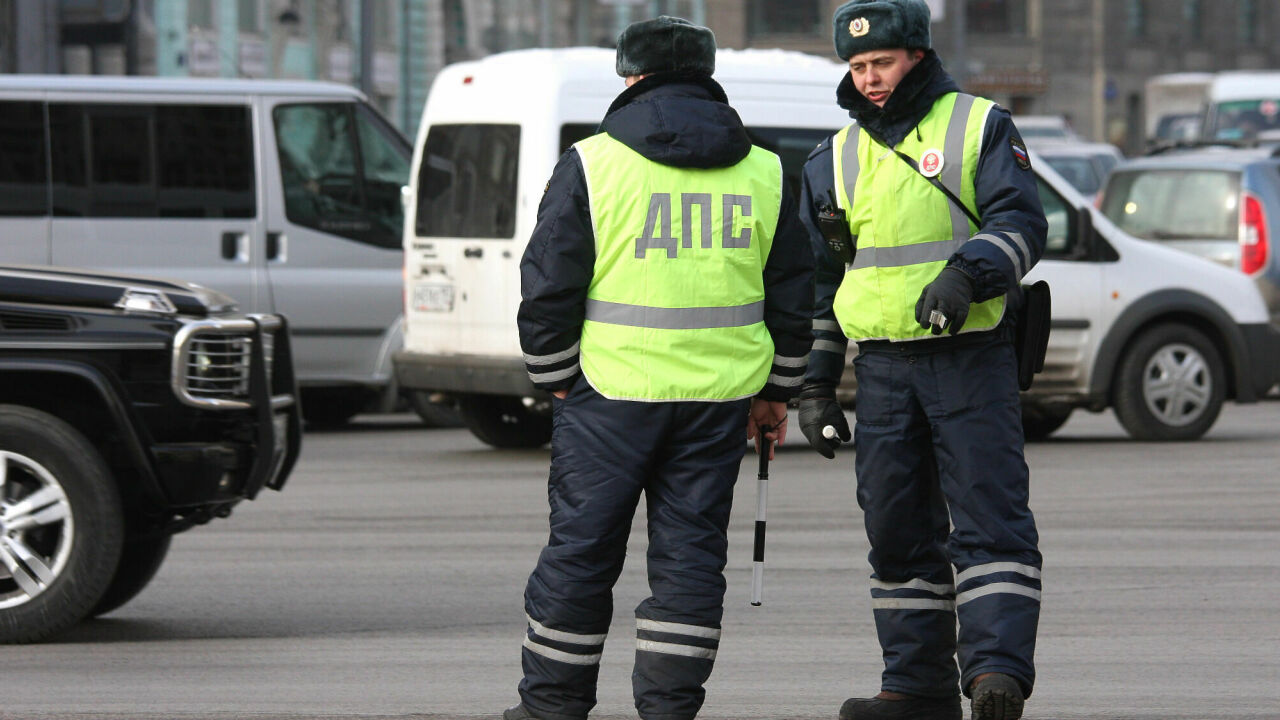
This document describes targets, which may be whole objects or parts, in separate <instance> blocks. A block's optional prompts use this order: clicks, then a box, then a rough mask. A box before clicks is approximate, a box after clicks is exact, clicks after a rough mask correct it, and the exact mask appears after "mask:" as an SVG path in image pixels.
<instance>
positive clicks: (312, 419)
mask: <svg viewBox="0 0 1280 720" xmlns="http://www.w3.org/2000/svg"><path fill="white" fill-rule="evenodd" d="M372 397H373V394H372V393H371V392H370V391H369V390H368V389H367V388H363V387H320V388H303V390H302V419H303V420H304V421H306V423H307V428H308V429H311V430H316V429H330V430H331V429H335V428H340V427H342V426H343V425H346V424H347V423H348V422H350V421H351V418H353V417H355V416H356V415H357V414H358V413H359V412H360V411H362V410H364V409H365V407H367V406H368V405H369V402H370V400H371V399H372Z"/></svg>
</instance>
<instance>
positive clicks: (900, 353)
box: [854, 330, 1041, 696]
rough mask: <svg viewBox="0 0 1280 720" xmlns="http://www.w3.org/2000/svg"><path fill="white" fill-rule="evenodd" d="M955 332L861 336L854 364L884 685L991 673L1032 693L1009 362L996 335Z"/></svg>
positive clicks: (1030, 542)
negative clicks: (946, 341) (882, 338)
mask: <svg viewBox="0 0 1280 720" xmlns="http://www.w3.org/2000/svg"><path fill="white" fill-rule="evenodd" d="M960 338H964V339H965V340H966V341H968V342H964V343H961V344H960V346H959V347H957V346H956V345H955V344H953V345H952V346H951V347H950V348H948V349H946V350H945V351H935V352H931V351H930V350H929V348H930V343H929V342H928V341H923V342H903V343H893V344H889V343H883V342H881V343H863V344H862V345H860V346H859V350H860V354H859V356H858V358H857V359H856V360H855V361H854V367H855V372H856V373H857V380H858V400H857V412H856V417H857V432H856V435H855V450H856V453H857V461H856V470H857V476H858V504H859V505H860V506H861V507H862V510H863V513H864V517H865V521H866V526H867V537H868V538H869V540H870V543H871V553H870V561H871V568H872V571H873V575H872V581H871V585H872V588H871V595H872V607H873V610H874V615H875V621H876V632H877V634H878V635H879V639H880V646H881V648H882V650H883V653H884V662H885V669H884V674H883V676H882V684H881V689H883V690H890V691H894V692H901V693H907V694H911V695H920V696H954V695H955V693H956V684H957V680H959V681H960V683H961V687H962V688H965V693H966V694H967V693H968V690H967V688H968V687H969V685H970V683H972V681H973V679H974V678H975V677H976V676H978V675H980V674H982V673H986V672H1000V673H1005V674H1007V675H1010V676H1012V677H1014V678H1015V679H1017V680H1018V681H1019V683H1020V684H1021V685H1022V689H1023V691H1024V693H1026V694H1028V695H1029V694H1030V692H1031V687H1032V684H1033V682H1034V679H1035V670H1034V665H1033V655H1034V652H1035V637H1036V625H1037V623H1038V620H1039V616H1040V563H1041V559H1040V552H1039V550H1038V549H1037V542H1038V537H1037V533H1036V527H1035V520H1034V519H1033V518H1032V515H1031V511H1030V509H1029V508H1028V505H1027V495H1028V487H1027V485H1028V472H1027V465H1026V462H1025V460H1024V459H1023V436H1022V423H1021V409H1020V408H1021V406H1020V403H1019V400H1018V387H1017V371H1016V361H1015V358H1014V351H1013V347H1012V345H1011V344H1010V342H1009V341H1008V336H1007V334H1006V333H1005V332H1004V331H1003V330H997V331H993V332H990V333H983V334H982V335H977V336H974V337H972V338H967V337H966V336H960ZM960 338H956V339H957V340H959V339H960ZM935 347H936V345H935ZM952 565H954V566H955V568H956V571H957V574H955V575H953V574H952ZM957 617H958V620H959V625H960V629H959V638H958V645H957V633H956V622H957ZM957 651H958V654H959V662H960V671H961V672H960V673H959V676H957V669H956V660H955V657H956V654H957Z"/></svg>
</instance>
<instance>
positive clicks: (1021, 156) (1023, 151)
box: [1009, 135, 1031, 170]
mask: <svg viewBox="0 0 1280 720" xmlns="http://www.w3.org/2000/svg"><path fill="white" fill-rule="evenodd" d="M1009 150H1010V151H1011V152H1012V153H1013V161H1014V162H1016V163H1018V167H1020V168H1022V169H1023V170H1030V169H1031V156H1030V155H1028V154H1027V145H1026V143H1024V142H1022V138H1020V137H1018V136H1017V135H1010V136H1009Z"/></svg>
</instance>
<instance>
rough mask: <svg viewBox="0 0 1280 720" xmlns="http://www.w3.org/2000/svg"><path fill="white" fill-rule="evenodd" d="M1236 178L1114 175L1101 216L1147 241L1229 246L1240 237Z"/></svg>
mask: <svg viewBox="0 0 1280 720" xmlns="http://www.w3.org/2000/svg"><path fill="white" fill-rule="evenodd" d="M1239 193H1240V176H1239V173H1234V172H1227V171H1221V170H1142V171H1139V170H1135V171H1121V172H1117V173H1113V174H1112V176H1111V181H1110V182H1109V184H1108V185H1107V192H1106V193H1105V198H1104V200H1103V204H1102V213H1103V214H1104V215H1106V216H1107V217H1108V218H1110V219H1111V221H1112V222H1114V223H1115V224H1116V225H1117V226H1118V227H1119V228H1120V229H1121V230H1124V231H1125V232H1127V233H1129V234H1130V235H1133V236H1135V237H1140V238H1143V239H1146V240H1230V241H1235V240H1236V239H1237V237H1238V235H1239V223H1240V213H1239Z"/></svg>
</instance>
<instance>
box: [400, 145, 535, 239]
mask: <svg viewBox="0 0 1280 720" xmlns="http://www.w3.org/2000/svg"><path fill="white" fill-rule="evenodd" d="M519 167H520V126H519V125H478V124H477V125H433V126H432V127H431V130H430V131H429V132H428V133H427V142H426V147H425V148H424V149H423V153H422V167H420V168H419V169H418V200H417V201H418V212H417V222H416V224H415V230H416V232H417V234H418V235H421V236H427V237H459V238H511V237H514V236H515V232H516V213H515V208H516V179H517V175H518V173H519Z"/></svg>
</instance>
